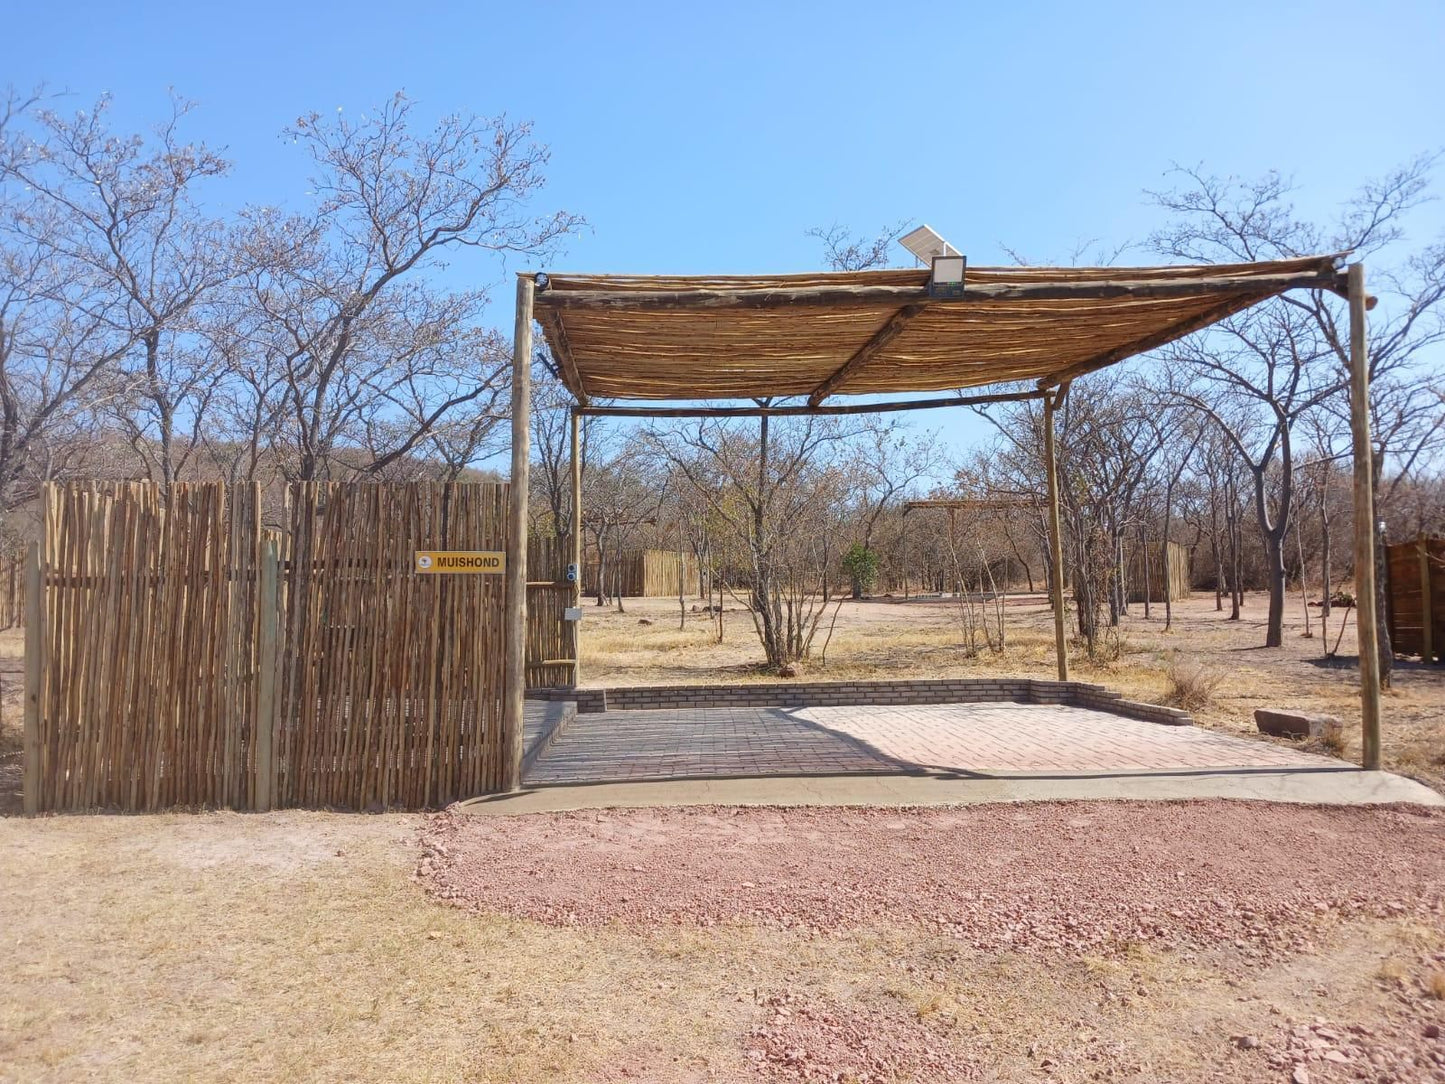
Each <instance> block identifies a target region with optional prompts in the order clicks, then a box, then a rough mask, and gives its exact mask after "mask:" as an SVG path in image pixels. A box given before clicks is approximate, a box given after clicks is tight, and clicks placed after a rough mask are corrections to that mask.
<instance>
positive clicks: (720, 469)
mask: <svg viewBox="0 0 1445 1084" xmlns="http://www.w3.org/2000/svg"><path fill="white" fill-rule="evenodd" d="M760 405H766V402H765V401H764V402H762V403H760ZM748 428H749V427H744V426H740V425H730V424H728V423H727V422H726V421H722V420H718V419H705V420H703V421H700V422H698V423H696V424H694V425H689V426H678V427H672V428H667V429H658V428H654V429H652V430H649V431H648V432H647V433H646V435H645V439H646V441H647V446H648V448H649V449H650V450H651V452H652V454H653V455H654V456H655V457H657V458H658V459H659V460H660V461H662V462H665V463H667V464H669V465H671V466H672V467H674V468H675V469H676V470H677V471H678V472H679V473H680V474H681V475H682V477H683V478H685V479H686V480H687V482H688V485H689V486H690V488H691V489H692V491H693V492H694V493H695V494H696V495H697V496H698V497H699V498H700V499H701V500H702V501H704V502H705V503H706V505H707V506H708V508H709V510H710V511H711V512H712V514H713V515H715V516H716V517H717V519H718V521H719V522H720V523H722V524H724V525H725V526H726V529H727V530H728V532H729V533H730V534H731V535H732V536H733V537H734V538H735V539H736V540H737V542H738V543H739V544H740V545H741V547H743V548H744V550H745V552H746V554H747V558H748V561H749V568H748V570H747V572H748V580H749V591H748V594H747V596H746V597H745V598H744V599H743V601H744V602H745V604H746V605H747V608H748V612H749V613H750V614H751V615H752V618H753V627H754V629H755V630H756V632H757V635H758V641H759V642H760V643H761V644H762V647H763V653H764V655H765V656H766V658H767V661H768V664H769V665H770V666H772V667H775V668H777V669H779V670H783V669H784V668H786V667H789V666H790V665H791V664H792V663H794V662H796V661H798V660H801V659H803V658H806V657H807V655H808V652H809V650H810V648H811V646H812V642H813V636H814V634H815V633H816V632H817V630H818V624H819V622H820V621H821V620H822V617H823V613H824V610H825V606H826V604H825V601H824V596H823V593H822V590H821V584H822V575H823V570H824V567H825V565H826V562H827V558H826V556H825V553H826V552H827V550H826V547H825V546H824V544H823V538H822V535H823V533H824V532H822V531H819V530H817V529H810V525H812V526H813V527H814V528H815V527H816V517H817V514H818V513H819V511H820V509H822V508H824V507H825V506H826V505H827V504H828V503H829V502H830V501H834V500H836V499H837V498H838V497H839V496H840V493H839V491H838V489H837V488H836V486H834V485H832V484H830V483H832V482H833V481H835V480H836V478H837V474H836V472H830V469H829V468H831V467H832V466H833V465H834V464H833V462H832V459H833V458H834V457H836V456H837V455H838V454H840V452H841V451H842V448H843V446H844V444H845V442H846V441H847V440H848V439H850V438H851V437H854V436H855V435H856V431H855V430H853V429H849V428H846V427H845V426H844V425H843V424H842V423H840V422H839V420H838V419H835V418H816V417H803V418H796V419H786V420H781V419H773V418H769V417H763V418H760V419H759V420H758V428H757V431H756V436H754V435H753V434H752V433H751V432H749V431H748Z"/></svg>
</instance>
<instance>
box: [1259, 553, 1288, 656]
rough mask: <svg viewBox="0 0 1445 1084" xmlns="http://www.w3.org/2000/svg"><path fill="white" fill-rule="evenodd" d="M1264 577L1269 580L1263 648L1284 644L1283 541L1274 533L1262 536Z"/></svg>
mask: <svg viewBox="0 0 1445 1084" xmlns="http://www.w3.org/2000/svg"><path fill="white" fill-rule="evenodd" d="M1264 552H1265V575H1266V576H1267V577H1268V579H1269V618H1268V620H1267V622H1266V623H1265V630H1264V646H1265V647H1279V646H1281V645H1282V644H1283V643H1284V606H1285V578H1284V541H1283V540H1282V539H1281V538H1280V537H1279V534H1278V533H1277V532H1276V531H1270V532H1268V533H1267V534H1266V535H1265V536H1264Z"/></svg>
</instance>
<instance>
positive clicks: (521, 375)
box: [502, 275, 536, 791]
mask: <svg viewBox="0 0 1445 1084" xmlns="http://www.w3.org/2000/svg"><path fill="white" fill-rule="evenodd" d="M535 290H536V286H535V284H534V282H533V280H532V276H531V275H518V276H517V322H516V326H515V329H514V331H513V337H512V482H511V489H510V493H509V496H510V498H511V506H510V510H509V512H508V518H507V627H506V644H507V667H506V674H507V685H506V691H505V695H504V696H503V697H502V738H503V755H502V789H503V790H509V791H512V790H519V789H520V788H521V786H522V728H523V718H522V711H523V706H524V705H523V700H524V698H525V695H526V687H527V486H528V477H527V475H528V467H529V465H530V456H531V428H530V426H531V413H532V296H533V294H534V292H535Z"/></svg>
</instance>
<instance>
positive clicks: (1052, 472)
mask: <svg viewBox="0 0 1445 1084" xmlns="http://www.w3.org/2000/svg"><path fill="white" fill-rule="evenodd" d="M1059 396H1060V393H1059V392H1058V391H1055V392H1051V393H1049V394H1048V395H1046V396H1045V397H1044V471H1045V473H1046V474H1047V475H1048V480H1049V553H1050V556H1051V559H1052V560H1053V563H1054V577H1053V592H1052V594H1053V602H1054V655H1055V657H1056V658H1057V659H1058V664H1059V680H1060V681H1068V680H1069V642H1068V637H1067V635H1066V634H1065V631H1064V537H1063V528H1062V527H1061V525H1060V523H1059V463H1058V454H1057V450H1056V449H1055V447H1054V408H1055V407H1056V406H1057V405H1058V401H1059Z"/></svg>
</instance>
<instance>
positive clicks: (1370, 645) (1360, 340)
mask: <svg viewBox="0 0 1445 1084" xmlns="http://www.w3.org/2000/svg"><path fill="white" fill-rule="evenodd" d="M1348 282H1349V297H1350V433H1351V436H1352V437H1353V438H1354V458H1355V631H1356V635H1357V636H1358V637H1359V643H1360V715H1361V734H1360V739H1361V745H1362V746H1363V753H1362V756H1361V763H1362V764H1363V766H1364V767H1365V768H1366V769H1368V770H1370V771H1375V770H1378V769H1379V767H1380V652H1379V642H1378V639H1377V635H1376V634H1377V630H1376V627H1375V622H1376V619H1377V615H1376V608H1375V498H1374V473H1373V466H1372V462H1371V460H1372V456H1371V448H1370V362H1369V351H1368V350H1367V349H1366V339H1365V265H1364V264H1361V263H1352V264H1350V267H1349V271H1348Z"/></svg>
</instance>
